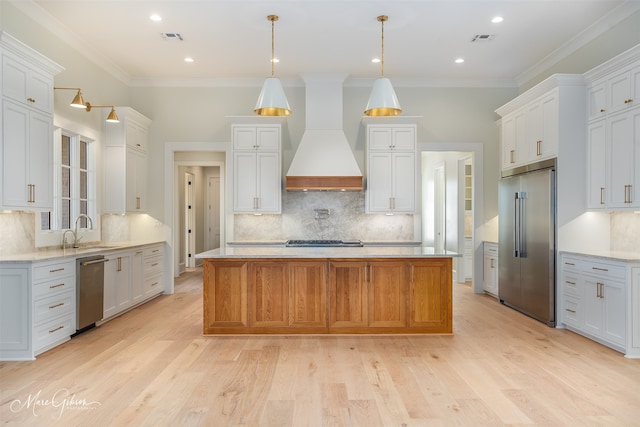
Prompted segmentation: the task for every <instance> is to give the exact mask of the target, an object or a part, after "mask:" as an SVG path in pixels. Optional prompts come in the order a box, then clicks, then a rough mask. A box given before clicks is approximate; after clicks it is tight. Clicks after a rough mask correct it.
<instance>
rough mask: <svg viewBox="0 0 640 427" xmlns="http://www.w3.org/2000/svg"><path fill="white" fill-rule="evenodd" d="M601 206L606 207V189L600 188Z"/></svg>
mask: <svg viewBox="0 0 640 427" xmlns="http://www.w3.org/2000/svg"><path fill="white" fill-rule="evenodd" d="M600 204H601V205H604V187H600Z"/></svg>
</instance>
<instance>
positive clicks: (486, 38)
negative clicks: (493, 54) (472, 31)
mask: <svg viewBox="0 0 640 427" xmlns="http://www.w3.org/2000/svg"><path fill="white" fill-rule="evenodd" d="M494 37H495V34H476V35H475V36H473V38H472V39H471V43H474V42H488V41H489V40H493V38H494Z"/></svg>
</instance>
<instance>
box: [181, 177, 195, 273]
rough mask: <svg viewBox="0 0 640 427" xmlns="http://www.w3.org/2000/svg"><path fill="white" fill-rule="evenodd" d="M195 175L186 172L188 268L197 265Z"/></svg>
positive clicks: (185, 208)
mask: <svg viewBox="0 0 640 427" xmlns="http://www.w3.org/2000/svg"><path fill="white" fill-rule="evenodd" d="M194 178H195V176H194V175H193V174H192V173H190V172H185V174H184V241H185V245H184V246H185V254H184V265H185V267H187V268H191V267H195V266H196V259H195V251H196V238H195V225H196V224H195V223H196V218H195V207H194V203H195V200H194V194H193V186H194Z"/></svg>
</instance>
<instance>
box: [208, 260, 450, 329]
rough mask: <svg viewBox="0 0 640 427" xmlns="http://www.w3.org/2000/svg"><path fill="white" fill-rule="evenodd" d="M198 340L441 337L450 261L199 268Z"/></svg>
mask: <svg viewBox="0 0 640 427" xmlns="http://www.w3.org/2000/svg"><path fill="white" fill-rule="evenodd" d="M203 274H204V328H203V329H204V333H205V334H224V333H339V334H341V333H429V332H431V333H436V332H437V333H446V332H451V331H452V323H451V319H452V307H451V277H452V276H451V259H450V258H442V259H441V258H438V259H435V258H434V259H429V260H425V261H419V260H407V259H390V260H344V259H330V260H327V259H321V260H307V259H305V260H301V259H296V260H282V259H278V260H276V259H274V260H257V259H246V260H237V259H206V260H205V261H204V268H203Z"/></svg>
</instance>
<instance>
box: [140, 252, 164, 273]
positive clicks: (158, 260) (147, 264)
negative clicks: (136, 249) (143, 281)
mask: <svg viewBox="0 0 640 427" xmlns="http://www.w3.org/2000/svg"><path fill="white" fill-rule="evenodd" d="M162 269H163V259H162V257H161V256H154V257H149V258H145V259H144V275H145V276H150V275H152V274H157V273H162Z"/></svg>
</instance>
